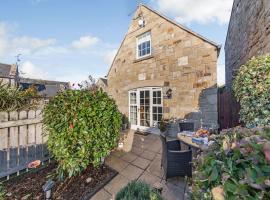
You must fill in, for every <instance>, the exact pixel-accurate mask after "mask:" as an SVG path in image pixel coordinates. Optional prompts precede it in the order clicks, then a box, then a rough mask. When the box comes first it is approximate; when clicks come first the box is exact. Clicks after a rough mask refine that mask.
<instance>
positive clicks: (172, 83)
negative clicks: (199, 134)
mask: <svg viewBox="0 0 270 200" xmlns="http://www.w3.org/2000/svg"><path fill="white" fill-rule="evenodd" d="M219 50H220V46H219V45H217V44H216V43H214V42H212V41H210V40H208V39H206V38H205V37H203V36H201V35H199V34H197V33H195V32H193V31H192V30H190V29H188V28H186V27H184V26H182V25H180V24H178V23H177V22H175V21H173V20H171V19H169V18H167V17H165V16H164V15H162V14H160V13H159V12H157V11H155V10H153V9H151V8H149V7H147V6H145V5H139V6H138V7H137V10H136V11H135V14H134V17H133V19H132V21H131V24H130V27H129V29H128V31H127V33H126V35H125V37H124V39H123V41H122V43H121V46H120V48H119V50H118V52H117V54H116V56H115V58H114V60H113V62H112V65H111V67H110V69H109V72H108V74H107V81H106V85H107V86H106V87H107V88H106V91H107V92H108V93H109V95H111V96H112V97H113V98H114V99H115V100H116V103H117V105H118V107H119V110H120V111H121V112H122V113H124V114H126V115H127V116H128V117H129V121H130V124H131V128H132V129H136V130H137V129H140V130H145V129H148V128H149V127H154V126H156V125H157V124H158V123H159V122H160V121H161V119H162V118H164V119H169V118H177V119H183V120H184V119H185V120H188V121H190V122H191V123H193V124H194V125H195V127H196V128H198V127H200V126H201V125H203V126H207V125H208V126H215V127H217V126H218V114H217V58H218V55H219ZM103 82H105V81H104V80H103Z"/></svg>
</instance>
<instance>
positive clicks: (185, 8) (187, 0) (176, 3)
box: [153, 0, 233, 24]
mask: <svg viewBox="0 0 270 200" xmlns="http://www.w3.org/2000/svg"><path fill="white" fill-rule="evenodd" d="M153 2H154V3H155V4H157V7H158V9H159V10H160V11H162V12H165V13H168V14H169V15H170V16H173V17H174V18H175V20H177V21H179V22H180V23H191V22H198V23H209V22H218V23H220V24H224V23H228V21H229V19H230V13H231V8H232V4H233V0H153Z"/></svg>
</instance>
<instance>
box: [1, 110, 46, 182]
mask: <svg viewBox="0 0 270 200" xmlns="http://www.w3.org/2000/svg"><path fill="white" fill-rule="evenodd" d="M42 130H43V129H42V114H41V110H30V111H20V112H17V111H14V112H0V178H2V177H5V176H7V177H9V175H11V174H14V173H17V174H19V172H20V171H21V170H24V169H26V168H27V165H28V163H29V162H32V161H34V160H37V159H38V160H41V161H45V160H48V159H49V153H48V150H47V146H46V141H47V138H46V136H45V135H43V134H42V133H43V131H42Z"/></svg>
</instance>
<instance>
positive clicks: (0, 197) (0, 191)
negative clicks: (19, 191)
mask: <svg viewBox="0 0 270 200" xmlns="http://www.w3.org/2000/svg"><path fill="white" fill-rule="evenodd" d="M5 194H6V191H5V189H4V187H3V185H2V183H1V182H0V200H4V199H5Z"/></svg>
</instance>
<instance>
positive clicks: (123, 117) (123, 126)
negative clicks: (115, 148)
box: [122, 114, 129, 131]
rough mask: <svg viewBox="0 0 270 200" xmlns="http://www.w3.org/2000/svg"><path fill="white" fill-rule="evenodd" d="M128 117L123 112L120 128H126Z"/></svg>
mask: <svg viewBox="0 0 270 200" xmlns="http://www.w3.org/2000/svg"><path fill="white" fill-rule="evenodd" d="M128 123H129V121H128V118H127V116H126V115H125V114H123V115H122V130H123V131H124V130H126V129H127V128H128Z"/></svg>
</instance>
